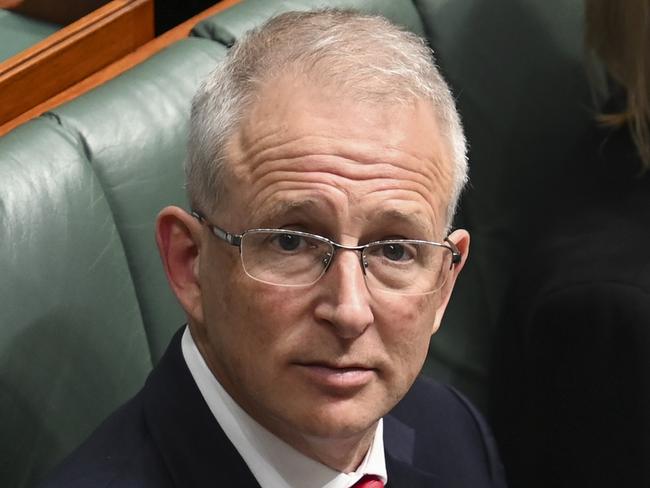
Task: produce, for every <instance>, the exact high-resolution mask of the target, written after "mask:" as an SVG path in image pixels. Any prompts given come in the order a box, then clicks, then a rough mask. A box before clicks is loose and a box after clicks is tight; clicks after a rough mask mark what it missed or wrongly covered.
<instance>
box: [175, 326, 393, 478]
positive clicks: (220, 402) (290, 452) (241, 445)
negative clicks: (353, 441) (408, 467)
mask: <svg viewBox="0 0 650 488" xmlns="http://www.w3.org/2000/svg"><path fill="white" fill-rule="evenodd" d="M181 348H182V351H183V358H184V359H185V362H186V363H187V367H188V368H189V370H190V373H191V374H192V377H193V378H194V381H195V382H196V385H197V387H198V388H199V391H200V392H201V395H202V396H203V399H204V400H205V402H206V403H207V405H208V407H209V408H210V411H211V412H212V414H213V415H214V417H215V419H216V420H217V422H219V425H220V426H221V428H222V429H223V431H224V432H225V434H226V436H227V437H228V439H229V440H230V442H232V444H233V445H234V446H235V448H236V449H237V451H238V452H239V454H240V456H241V457H242V458H243V459H244V462H245V463H246V465H247V466H248V468H249V469H250V470H251V472H252V473H253V476H255V479H257V481H258V483H259V484H260V486H261V487H262V488H313V487H320V488H348V487H350V486H352V485H353V484H354V483H356V482H357V481H358V480H359V479H360V478H361V477H362V476H363V475H366V474H373V475H375V476H379V477H380V478H381V479H382V480H383V481H384V484H386V483H387V481H388V476H387V474H386V460H385V455H384V436H383V419H380V420H379V422H378V423H377V428H376V430H375V435H374V437H373V441H372V444H371V446H370V449H369V450H368V452H367V453H366V456H365V457H364V459H363V461H362V462H361V464H360V465H359V467H358V468H357V470H356V471H354V472H352V473H341V472H339V471H336V470H334V469H332V468H330V467H328V466H325V465H324V464H321V463H319V462H318V461H315V460H313V459H311V458H309V457H307V456H305V455H304V454H302V453H301V452H299V451H297V450H295V449H294V448H293V447H291V446H290V445H289V444H287V443H285V442H284V441H283V440H281V439H280V438H278V437H277V436H275V435H274V434H272V433H271V432H269V431H268V430H266V429H265V428H264V427H262V426H261V425H260V424H258V423H257V422H256V421H255V420H254V419H253V418H252V417H250V415H248V414H247V413H246V412H245V411H244V410H243V409H242V408H241V407H240V406H239V405H238V404H237V403H236V402H235V401H234V400H233V399H232V397H231V396H230V395H229V394H228V393H227V392H226V390H224V389H223V387H222V386H221V384H220V383H219V382H218V381H217V379H216V378H215V377H214V375H213V374H212V372H211V371H210V369H209V368H208V366H207V364H206V363H205V361H204V359H203V356H201V353H200V352H199V350H198V348H197V347H196V343H195V342H194V339H193V338H192V334H191V333H190V329H189V327H187V328H186V329H185V331H184V333H183V338H182V341H181Z"/></svg>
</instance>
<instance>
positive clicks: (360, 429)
mask: <svg viewBox="0 0 650 488" xmlns="http://www.w3.org/2000/svg"><path fill="white" fill-rule="evenodd" d="M341 403H344V404H343V405H342V404H341ZM383 415H384V412H379V411H368V408H367V405H364V404H359V403H357V402H354V401H345V402H340V401H336V400H334V401H332V402H328V403H326V404H323V405H320V406H318V407H315V408H314V409H312V410H311V411H310V412H308V415H306V416H305V417H304V418H302V419H300V422H299V423H300V425H298V426H297V427H298V429H299V430H300V431H301V432H302V433H304V434H305V435H307V436H310V437H317V438H321V439H344V438H351V437H356V436H359V435H363V434H365V433H366V432H367V431H368V430H369V429H372V428H374V426H375V425H376V423H377V421H378V420H379V419H380V418H381V417H382V416H383Z"/></svg>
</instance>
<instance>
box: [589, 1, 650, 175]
mask: <svg viewBox="0 0 650 488" xmlns="http://www.w3.org/2000/svg"><path fill="white" fill-rule="evenodd" d="M585 20H586V44H587V46H588V47H589V48H590V49H592V50H593V52H594V53H595V54H596V55H597V56H598V57H599V58H600V59H601V60H602V61H603V63H604V64H605V66H606V68H607V71H608V73H609V74H610V76H611V77H612V78H613V79H614V80H616V82H618V83H619V84H620V85H622V86H623V88H624V89H625V92H626V94H627V106H626V108H625V109H624V110H623V111H622V112H620V113H614V114H603V115H600V116H599V117H598V119H599V120H600V121H601V122H602V123H604V124H605V125H608V126H613V127H616V126H622V125H624V124H628V125H629V127H630V130H631V133H632V138H633V140H634V142H635V144H636V147H637V150H638V152H639V155H640V157H641V162H642V172H645V171H647V170H649V169H650V0H587V2H586V11H585Z"/></svg>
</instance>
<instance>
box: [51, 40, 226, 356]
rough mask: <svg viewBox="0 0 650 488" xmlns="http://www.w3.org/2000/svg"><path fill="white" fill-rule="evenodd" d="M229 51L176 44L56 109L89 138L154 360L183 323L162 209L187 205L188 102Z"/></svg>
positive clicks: (187, 42) (74, 129)
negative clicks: (161, 246)
mask: <svg viewBox="0 0 650 488" xmlns="http://www.w3.org/2000/svg"><path fill="white" fill-rule="evenodd" d="M225 53H226V48H225V47H224V46H223V45H221V44H218V43H215V42H210V41H207V40H205V39H186V40H183V41H180V42H177V43H175V44H174V45H172V46H171V47H169V48H168V49H166V50H165V51H163V52H162V53H160V54H158V55H157V56H155V57H153V58H151V59H149V60H148V61H147V62H145V63H143V64H141V65H139V66H137V67H136V68H134V69H132V70H130V71H128V72H127V73H125V74H123V75H122V76H120V77H118V78H116V79H114V80H112V81H111V82H110V83H106V84H104V85H102V86H100V87H99V88H97V89H96V90H93V91H92V92H91V93H88V94H87V95H86V96H83V97H80V98H78V99H76V100H74V101H72V102H70V103H68V104H66V105H64V106H62V107H60V108H57V109H55V110H54V111H52V112H51V114H50V116H53V117H56V119H57V120H58V121H59V123H60V124H61V125H62V126H63V127H64V128H66V129H67V130H69V131H70V132H72V133H74V134H76V136H77V137H78V138H79V139H80V140H81V141H83V144H84V146H83V147H84V150H85V152H86V155H87V157H88V161H89V163H90V164H91V166H92V168H93V170H94V171H95V173H96V175H97V179H98V180H99V182H100V184H101V186H102V188H103V189H104V191H105V192H106V198H107V200H108V202H109V205H110V207H111V211H112V212H113V215H114V216H115V221H116V225H117V230H118V233H119V236H120V239H121V240H122V243H123V245H124V250H125V253H126V257H127V261H128V265H129V271H130V273H131V277H132V279H133V282H134V284H135V289H136V294H137V297H138V302H139V304H140V310H141V312H142V321H143V323H144V327H145V330H146V333H147V338H148V341H149V345H150V348H151V356H152V358H153V360H154V362H156V361H157V360H158V359H159V358H160V356H161V355H162V353H163V352H164V350H165V349H166V347H167V344H168V343H169V340H170V339H171V337H172V334H173V333H174V332H175V331H176V330H177V329H178V328H179V327H180V325H181V324H183V323H184V321H185V317H184V314H183V312H182V310H181V308H180V306H179V305H178V304H177V302H176V299H175V298H174V296H173V295H172V293H171V291H170V289H169V286H168V285H167V279H166V278H165V274H164V272H163V269H162V266H161V264H160V258H159V257H158V249H157V248H156V243H155V239H154V224H155V220H156V215H157V214H158V212H159V211H160V209H162V208H163V207H165V206H166V205H179V206H182V207H185V208H187V202H186V198H185V190H184V187H183V181H184V176H183V166H182V163H183V158H184V157H185V146H186V143H187V142H186V139H187V129H188V121H189V113H190V101H191V99H192V96H193V95H194V92H196V90H197V88H198V85H199V82H200V80H201V79H202V78H204V77H205V76H206V75H207V74H208V72H209V71H210V70H212V69H214V67H215V65H216V64H217V61H218V60H219V59H220V58H222V57H223V56H224V55H225Z"/></svg>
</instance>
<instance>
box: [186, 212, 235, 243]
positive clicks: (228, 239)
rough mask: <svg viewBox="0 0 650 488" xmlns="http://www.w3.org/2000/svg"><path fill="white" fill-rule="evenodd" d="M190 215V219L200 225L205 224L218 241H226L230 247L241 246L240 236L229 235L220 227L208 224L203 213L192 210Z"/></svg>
mask: <svg viewBox="0 0 650 488" xmlns="http://www.w3.org/2000/svg"><path fill="white" fill-rule="evenodd" d="M191 213H192V217H194V218H195V219H197V220H198V221H199V222H201V223H202V224H205V225H206V226H207V227H208V229H210V231H211V232H212V233H213V234H214V235H215V236H216V237H218V238H219V239H221V240H223V241H226V242H227V243H228V244H230V245H231V246H235V247H239V246H241V238H242V236H241V235H238V234H231V233H230V232H226V231H225V230H223V229H222V228H221V227H217V226H216V225H214V224H212V223H210V222H209V221H208V219H206V218H205V215H203V213H201V212H200V211H199V210H192V212H191Z"/></svg>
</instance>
